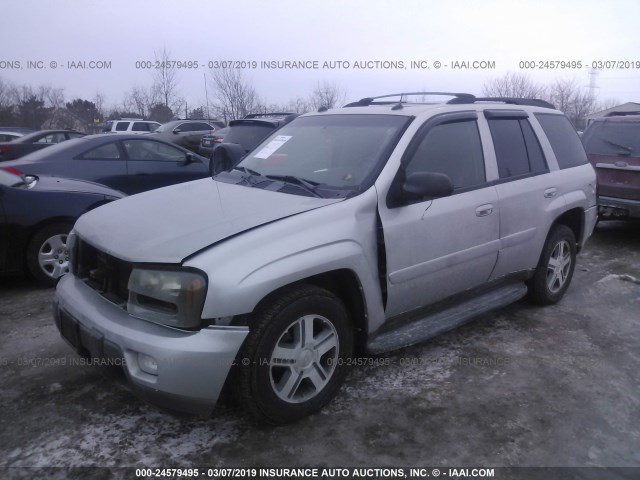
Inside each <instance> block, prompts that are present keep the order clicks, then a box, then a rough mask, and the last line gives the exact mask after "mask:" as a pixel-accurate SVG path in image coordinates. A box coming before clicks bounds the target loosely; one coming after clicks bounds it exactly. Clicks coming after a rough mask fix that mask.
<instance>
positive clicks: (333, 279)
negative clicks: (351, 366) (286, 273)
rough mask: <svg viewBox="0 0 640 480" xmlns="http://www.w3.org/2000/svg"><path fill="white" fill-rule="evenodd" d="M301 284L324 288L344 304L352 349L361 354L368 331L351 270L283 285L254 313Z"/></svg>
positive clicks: (363, 308) (319, 275)
mask: <svg viewBox="0 0 640 480" xmlns="http://www.w3.org/2000/svg"><path fill="white" fill-rule="evenodd" d="M302 284H307V285H315V286H317V287H320V288H324V289H325V290H328V291H329V292H331V293H333V294H334V295H335V296H336V297H338V298H339V299H340V300H341V301H342V303H344V306H345V307H346V308H347V311H348V312H349V317H350V319H351V322H352V324H353V329H354V341H355V344H354V348H355V351H356V354H358V353H361V352H362V351H363V349H364V346H365V344H366V336H367V331H368V329H367V325H366V321H367V309H366V304H365V300H364V293H363V291H362V286H361V285H360V281H359V280H358V277H357V275H356V274H355V273H354V272H353V271H352V270H349V269H340V270H332V271H329V272H324V273H320V274H318V275H313V276H311V277H307V278H304V279H301V280H298V281H296V282H294V283H291V284H288V285H284V286H282V287H280V288H278V289H277V290H275V291H273V292H271V293H269V294H268V295H267V296H265V297H264V298H263V299H262V300H260V302H258V304H257V305H256V307H255V309H254V312H255V311H259V310H260V307H261V306H262V305H264V304H265V303H267V302H269V301H271V300H272V299H273V298H274V297H276V296H279V295H281V294H283V293H284V292H285V291H287V290H290V289H291V288H294V287H297V286H299V285H302ZM243 317H244V320H245V321H246V319H247V318H248V316H244V315H243Z"/></svg>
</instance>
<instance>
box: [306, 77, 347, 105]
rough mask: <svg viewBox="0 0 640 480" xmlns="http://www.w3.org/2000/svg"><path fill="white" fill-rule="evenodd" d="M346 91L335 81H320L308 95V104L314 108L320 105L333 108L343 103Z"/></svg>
mask: <svg viewBox="0 0 640 480" xmlns="http://www.w3.org/2000/svg"><path fill="white" fill-rule="evenodd" d="M346 97H347V93H346V92H345V91H344V90H343V89H342V87H340V85H339V84H338V83H336V82H326V81H325V82H322V83H319V82H318V84H317V85H316V88H315V89H314V90H313V92H312V93H311V95H310V96H309V104H310V105H311V107H312V108H313V109H315V110H317V109H318V108H320V107H327V108H334V107H336V106H341V105H342V104H343V103H345V98H346Z"/></svg>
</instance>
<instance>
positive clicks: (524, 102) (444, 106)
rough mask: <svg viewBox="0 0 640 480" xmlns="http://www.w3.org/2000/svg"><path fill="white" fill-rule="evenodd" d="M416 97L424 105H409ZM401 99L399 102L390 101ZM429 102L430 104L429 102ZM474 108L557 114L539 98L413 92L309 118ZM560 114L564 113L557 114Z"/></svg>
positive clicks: (372, 99)
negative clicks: (517, 109)
mask: <svg viewBox="0 0 640 480" xmlns="http://www.w3.org/2000/svg"><path fill="white" fill-rule="evenodd" d="M412 96H419V97H421V100H422V101H419V102H415V101H412V102H409V101H407V100H406V99H407V98H408V97H412ZM442 96H445V97H451V98H450V99H447V100H446V101H442V100H435V101H432V100H431V98H433V97H442ZM393 97H398V98H397V99H396V100H389V99H390V98H393ZM425 98H428V99H429V101H425ZM470 106H475V107H476V108H473V109H475V110H482V109H486V108H487V107H490V108H492V109H494V108H495V109H514V108H524V109H526V110H534V109H535V110H537V109H540V110H541V111H544V110H546V111H549V110H556V109H555V107H554V106H553V105H551V104H550V103H549V102H546V101H545V100H540V99H537V98H514V97H476V96H475V95H472V94H469V93H450V92H410V93H394V94H389V95H381V96H378V97H365V98H362V99H360V100H358V101H355V102H351V103H348V104H347V105H345V106H344V107H342V108H336V109H331V110H328V109H326V108H320V109H319V110H318V112H315V113H308V114H306V115H317V114H327V113H328V114H336V113H343V114H354V113H366V114H372V113H375V114H382V113H384V114H387V115H389V114H391V115H405V116H408V115H419V114H421V113H424V112H427V111H430V110H434V109H441V110H443V111H451V110H466V109H469V107H470ZM557 113H560V112H559V111H557Z"/></svg>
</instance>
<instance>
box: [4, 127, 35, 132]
mask: <svg viewBox="0 0 640 480" xmlns="http://www.w3.org/2000/svg"><path fill="white" fill-rule="evenodd" d="M0 131H3V132H6V131H11V132H22V133H30V132H35V130H34V129H33V128H27V127H0Z"/></svg>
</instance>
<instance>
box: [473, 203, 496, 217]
mask: <svg viewBox="0 0 640 480" xmlns="http://www.w3.org/2000/svg"><path fill="white" fill-rule="evenodd" d="M492 213H493V205H492V204H490V203H487V204H486V205H480V206H479V207H478V208H476V217H486V216H487V215H491V214H492Z"/></svg>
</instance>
